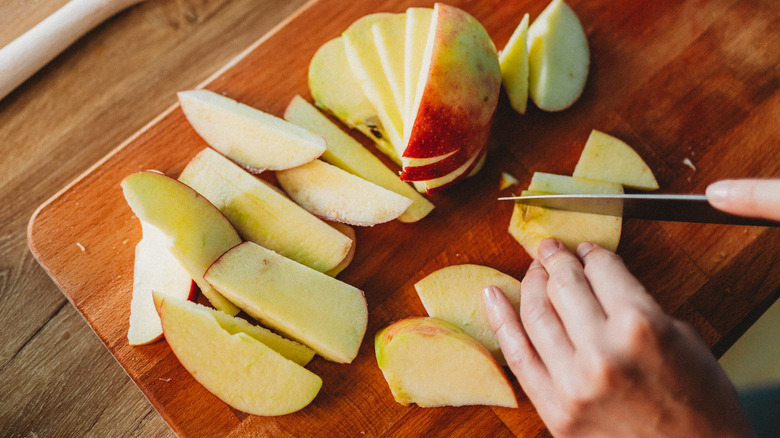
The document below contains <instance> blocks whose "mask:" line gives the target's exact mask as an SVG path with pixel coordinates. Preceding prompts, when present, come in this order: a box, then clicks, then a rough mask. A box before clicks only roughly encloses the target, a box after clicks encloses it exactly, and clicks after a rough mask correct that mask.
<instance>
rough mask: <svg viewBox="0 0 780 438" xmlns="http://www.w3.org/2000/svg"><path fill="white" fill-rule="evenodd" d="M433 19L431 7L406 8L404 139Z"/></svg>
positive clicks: (409, 123) (407, 133) (405, 138)
mask: <svg viewBox="0 0 780 438" xmlns="http://www.w3.org/2000/svg"><path fill="white" fill-rule="evenodd" d="M432 19H433V9H432V8H409V9H407V10H406V28H405V29H404V30H405V38H404V106H403V110H402V111H401V114H402V116H403V119H404V141H406V140H408V138H409V131H410V130H411V128H412V123H413V122H414V120H412V119H411V113H412V106H413V105H414V97H415V93H416V92H417V82H418V81H419V80H420V69H421V68H422V59H423V55H424V54H425V45H426V44H427V42H428V33H429V31H430V28H431V20H432Z"/></svg>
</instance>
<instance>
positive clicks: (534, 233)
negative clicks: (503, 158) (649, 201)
mask: <svg viewBox="0 0 780 438" xmlns="http://www.w3.org/2000/svg"><path fill="white" fill-rule="evenodd" d="M534 177H535V179H536V181H535V182H534V183H533V187H534V188H549V189H551V190H552V189H553V188H555V189H556V190H555V191H554V192H532V191H523V193H522V194H523V195H532V194H540V193H560V194H577V193H601V194H620V193H623V187H622V186H620V185H619V184H614V183H609V182H602V181H591V180H582V179H579V178H572V177H567V176H564V175H553V174H535V175H534ZM567 181H568V182H567ZM586 187H587V188H588V190H583V189H584V188H586ZM621 227H622V219H621V218H619V217H615V216H606V215H600V214H590V213H578V212H573V211H563V210H553V209H547V208H542V207H535V206H527V205H523V204H520V203H517V204H515V207H514V210H513V212H512V217H511V219H510V221H509V233H510V234H511V235H512V237H514V238H515V240H517V242H518V243H520V245H522V246H523V248H524V249H525V250H526V252H527V253H528V254H529V255H530V256H531V257H532V258H534V259H535V258H537V251H538V248H539V244H540V243H541V241H542V240H544V239H546V238H549V237H556V238H558V239H560V240H561V241H562V242H563V243H564V244H565V245H566V246H567V247H568V248H569V249H571V250H572V251H574V250H575V249H576V247H577V245H578V244H579V243H580V242H584V241H590V242H595V243H598V244H599V245H601V246H603V247H605V248H607V249H609V250H611V251H615V250H616V249H617V246H618V242H619V241H620V231H621Z"/></svg>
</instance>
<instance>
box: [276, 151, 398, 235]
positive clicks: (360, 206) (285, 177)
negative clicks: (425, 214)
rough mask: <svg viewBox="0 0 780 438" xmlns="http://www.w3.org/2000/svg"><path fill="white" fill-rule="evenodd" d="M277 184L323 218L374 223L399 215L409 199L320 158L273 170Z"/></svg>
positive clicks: (367, 224)
mask: <svg viewBox="0 0 780 438" xmlns="http://www.w3.org/2000/svg"><path fill="white" fill-rule="evenodd" d="M276 179H277V180H278V181H279V185H280V186H281V187H282V189H284V191H285V192H287V194H288V195H290V197H291V198H292V199H293V200H294V201H295V202H297V203H298V205H300V206H301V207H303V208H304V209H306V210H307V211H309V212H311V213H312V214H314V215H316V216H318V217H321V218H323V219H327V220H331V221H336V222H343V223H347V224H350V225H359V226H374V225H376V224H379V223H384V222H388V221H391V220H393V219H395V218H397V217H399V216H401V215H402V214H403V213H404V211H406V209H407V208H409V206H410V205H411V204H412V200H411V199H409V198H407V197H404V196H401V195H399V194H398V193H395V192H392V191H390V190H387V189H384V188H382V187H380V186H378V185H376V184H374V183H372V182H370V181H367V180H365V179H363V178H360V177H359V176H356V175H353V174H351V173H349V172H346V171H344V170H341V169H339V168H338V167H336V166H333V165H331V164H328V163H326V162H324V161H320V160H314V161H312V162H310V163H306V164H304V165H303V166H299V167H295V168H292V169H287V170H280V171H277V172H276Z"/></svg>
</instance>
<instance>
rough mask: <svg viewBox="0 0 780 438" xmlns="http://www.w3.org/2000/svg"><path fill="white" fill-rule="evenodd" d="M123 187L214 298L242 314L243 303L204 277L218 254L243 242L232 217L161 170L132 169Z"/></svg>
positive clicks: (220, 306)
mask: <svg viewBox="0 0 780 438" xmlns="http://www.w3.org/2000/svg"><path fill="white" fill-rule="evenodd" d="M122 190H123V192H124V195H125V199H126V200H127V203H128V204H129V205H130V208H131V209H132V210H133V213H135V215H136V216H137V217H138V219H140V220H141V221H143V222H147V223H149V224H151V225H153V226H155V227H156V228H158V229H160V231H162V232H163V233H164V234H165V236H166V237H167V238H168V242H169V243H168V244H169V246H168V250H169V251H170V252H171V254H173V256H174V257H176V260H178V261H179V263H181V265H182V266H183V267H184V268H185V269H186V270H187V272H189V273H190V276H191V277H192V279H193V280H195V282H196V283H197V284H198V286H199V287H200V290H201V292H202V293H203V295H205V296H206V298H208V300H209V301H210V302H211V304H212V305H213V306H214V307H216V308H217V309H219V310H222V311H223V312H225V313H228V314H230V315H235V314H237V313H238V311H239V309H238V308H237V307H236V306H234V305H233V304H232V303H231V302H230V301H228V300H227V299H226V298H225V297H223V296H222V295H220V294H219V292H217V291H216V290H215V289H214V288H213V287H211V285H210V284H209V283H208V282H206V281H205V280H204V279H203V274H204V273H205V272H206V269H208V267H209V266H211V264H212V263H213V262H214V260H216V259H217V257H219V256H220V255H222V253H224V252H225V251H227V250H228V249H230V248H232V247H234V246H236V245H238V244H239V243H241V237H240V236H239V235H238V233H237V232H236V230H235V229H234V228H233V225H231V224H230V221H228V219H227V218H226V217H225V216H224V215H223V214H222V213H221V212H220V211H219V210H218V209H217V207H215V206H214V205H212V204H211V203H210V202H209V201H208V200H207V199H206V198H204V197H203V196H202V195H200V194H198V193H197V192H196V191H195V190H193V189H191V188H190V187H189V186H187V185H186V184H184V183H181V182H179V181H177V180H175V179H173V178H170V177H167V176H165V175H163V174H162V173H159V172H155V171H143V172H136V173H133V174H131V175H129V176H127V177H125V179H123V180H122Z"/></svg>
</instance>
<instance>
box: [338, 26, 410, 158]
mask: <svg viewBox="0 0 780 438" xmlns="http://www.w3.org/2000/svg"><path fill="white" fill-rule="evenodd" d="M391 16H392V14H385V13H381V14H369V15H366V16H364V17H362V18H360V19H359V20H357V21H355V22H354V23H352V24H351V25H350V26H349V27H348V28H347V30H345V31H344V33H342V35H341V36H342V38H343V41H344V50H345V53H346V55H347V61H348V62H349V66H350V68H351V69H352V73H353V74H354V75H355V78H357V80H358V82H359V83H360V87H361V88H362V89H363V93H364V94H365V95H366V97H367V98H368V101H369V102H371V103H372V104H373V105H374V108H376V110H377V115H378V116H379V120H380V121H381V122H382V126H383V127H384V130H385V133H386V134H387V136H388V139H389V140H390V143H391V144H392V145H393V147H394V148H395V151H396V154H397V155H398V156H399V157H400V155H401V154H400V152H401V151H402V147H403V145H402V141H403V138H402V137H403V120H401V112H400V109H399V108H398V104H397V103H396V101H395V96H394V95H393V91H392V88H391V87H390V83H389V81H388V80H387V77H386V76H385V72H384V69H383V68H382V61H381V60H380V59H379V55H378V54H377V51H376V45H375V44H374V38H373V34H372V33H371V27H372V26H373V25H374V24H375V23H377V22H379V21H380V20H383V19H386V18H389V17H391Z"/></svg>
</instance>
